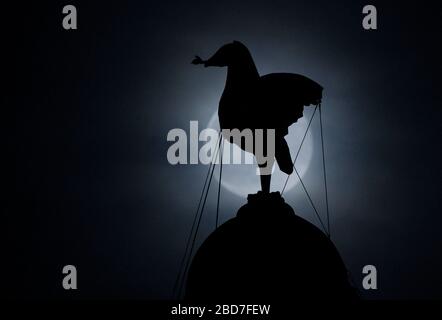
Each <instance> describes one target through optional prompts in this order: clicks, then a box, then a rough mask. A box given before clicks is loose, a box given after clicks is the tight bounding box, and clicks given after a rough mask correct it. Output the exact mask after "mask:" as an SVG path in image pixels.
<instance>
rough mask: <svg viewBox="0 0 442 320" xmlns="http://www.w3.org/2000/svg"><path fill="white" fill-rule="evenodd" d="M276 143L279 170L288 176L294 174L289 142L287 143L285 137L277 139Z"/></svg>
mask: <svg viewBox="0 0 442 320" xmlns="http://www.w3.org/2000/svg"><path fill="white" fill-rule="evenodd" d="M275 142H276V144H275V158H276V162H278V166H279V169H281V171H282V172H284V173H286V174H292V172H293V161H292V157H291V155H290V150H289V146H288V145H287V141H285V139H284V137H277V138H276V141H275Z"/></svg>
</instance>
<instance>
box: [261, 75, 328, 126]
mask: <svg viewBox="0 0 442 320" xmlns="http://www.w3.org/2000/svg"><path fill="white" fill-rule="evenodd" d="M322 89H323V88H322V86H320V85H319V84H318V83H316V82H315V81H313V80H311V79H309V78H307V77H305V76H302V75H300V74H295V73H271V74H267V75H264V76H262V77H261V78H260V79H259V84H258V95H257V97H258V102H257V103H258V105H259V109H260V112H263V114H266V121H267V122H272V126H273V127H276V128H278V127H280V128H282V127H289V126H290V125H291V124H292V123H294V122H296V121H297V120H298V119H299V118H301V117H302V113H303V110H304V106H309V105H316V104H319V103H320V102H321V99H322ZM265 110H267V112H264V111H265ZM269 110H270V112H269Z"/></svg>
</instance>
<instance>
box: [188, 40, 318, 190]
mask: <svg viewBox="0 0 442 320" xmlns="http://www.w3.org/2000/svg"><path fill="white" fill-rule="evenodd" d="M193 63H194V64H202V63H204V65H205V66H206V67H208V66H219V67H223V66H227V67H228V71H227V80H226V85H225V88H224V91H223V94H222V96H221V99H220V102H219V108H218V116H219V123H220V128H221V129H230V130H232V129H239V130H244V129H251V130H252V131H253V132H255V130H256V129H274V130H275V158H276V161H277V163H278V165H279V167H280V169H281V170H282V171H283V172H285V173H287V174H291V173H292V171H293V163H292V160H291V156H290V151H289V148H288V146H287V142H286V141H285V139H284V136H285V135H287V133H288V127H289V126H290V125H292V124H293V123H295V122H296V121H297V120H298V119H299V118H301V117H302V115H303V110H304V106H308V105H317V104H319V103H320V102H321V99H322V89H323V88H322V87H321V86H320V85H319V84H317V83H316V82H314V81H313V80H311V79H309V78H307V77H305V76H302V75H299V74H294V73H271V74H267V75H264V76H260V75H259V73H258V71H257V69H256V66H255V63H254V61H253V58H252V56H251V54H250V52H249V50H248V49H247V47H246V46H244V45H243V44H242V43H240V42H238V41H234V42H233V43H229V44H226V45H224V46H222V47H221V48H220V49H219V50H218V51H217V52H216V53H215V54H214V55H213V56H212V57H211V58H210V59H208V60H206V61H203V60H201V58H199V57H197V58H196V59H195V60H194V61H193ZM238 145H239V146H240V147H241V148H242V149H243V150H245V151H248V152H252V153H254V154H255V155H256V153H255V150H254V149H253V150H248V149H247V148H246V146H245V145H244V144H243V143H239V144H238ZM264 148H265V146H264ZM269 181H270V180H269ZM269 184H270V182H269Z"/></svg>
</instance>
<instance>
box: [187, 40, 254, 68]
mask: <svg viewBox="0 0 442 320" xmlns="http://www.w3.org/2000/svg"><path fill="white" fill-rule="evenodd" d="M243 52H246V53H248V49H247V48H246V46H244V45H243V44H242V43H241V42H239V41H233V42H231V43H227V44H225V45H223V46H222V47H221V48H219V49H218V51H216V52H215V54H214V55H213V56H212V57H210V58H209V59H208V60H203V59H201V58H200V57H198V56H196V57H195V59H194V60H193V61H192V63H193V64H204V66H205V67H228V66H231V65H233V64H234V63H235V62H237V61H238V60H239V59H241V55H242V53H243Z"/></svg>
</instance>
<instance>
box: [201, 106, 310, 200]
mask: <svg viewBox="0 0 442 320" xmlns="http://www.w3.org/2000/svg"><path fill="white" fill-rule="evenodd" d="M307 126H308V123H307V120H306V118H305V116H304V117H302V118H300V119H299V120H298V121H297V122H296V123H294V124H292V125H291V126H290V128H289V134H288V135H286V136H285V139H286V140H287V143H288V145H289V148H290V153H291V155H292V159H293V160H295V156H296V153H297V151H298V148H299V145H300V144H301V140H302V137H303V136H304V133H305V131H306V129H307ZM207 128H212V129H215V130H219V122H218V115H217V112H215V113H214V114H213V115H212V117H211V118H210V120H209V123H208V125H207ZM223 143H224V148H229V147H232V149H231V150H235V152H241V153H242V154H241V155H242V156H244V153H245V151H243V150H242V149H240V148H239V147H238V146H237V145H235V144H233V145H231V143H230V142H228V141H227V140H225V139H224V142H223ZM312 155H313V138H312V135H311V132H310V131H308V132H307V135H306V137H305V140H304V143H303V145H302V148H301V151H300V152H299V155H298V159H297V160H296V163H295V167H296V170H297V171H298V173H299V175H300V176H301V178H302V177H303V176H304V175H305V173H306V172H307V170H308V168H309V165H310V161H311V159H312ZM256 168H257V165H256V161H255V163H254V164H223V172H222V179H221V185H222V186H223V187H224V188H225V189H227V190H228V191H230V192H231V193H233V194H235V195H237V196H239V197H242V198H244V197H246V196H247V195H248V194H251V193H256V192H257V191H259V190H261V185H260V179H259V175H257V170H256ZM292 175H293V177H290V179H289V180H288V183H287V186H286V188H285V191H284V192H287V191H289V190H290V189H292V188H293V187H294V186H296V184H298V183H299V179H298V177H297V176H296V174H295V173H293V174H292ZM214 177H215V179H216V180H217V182H219V168H218V167H217V168H215V173H214ZM286 179H287V175H286V174H285V173H283V172H282V171H281V170H279V168H278V165H277V164H276V162H275V165H274V167H273V174H272V182H271V191H281V190H282V188H283V187H284V184H285V181H286Z"/></svg>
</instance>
